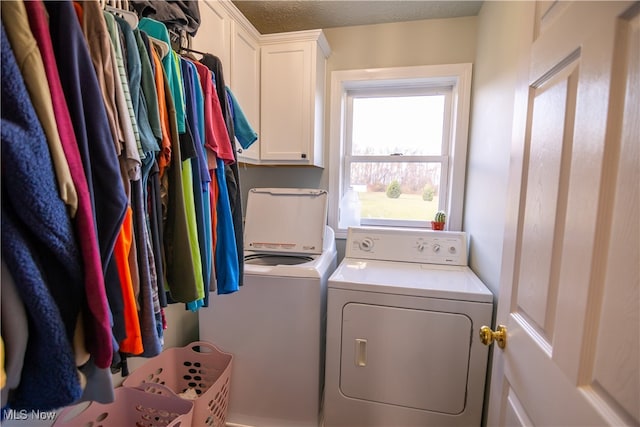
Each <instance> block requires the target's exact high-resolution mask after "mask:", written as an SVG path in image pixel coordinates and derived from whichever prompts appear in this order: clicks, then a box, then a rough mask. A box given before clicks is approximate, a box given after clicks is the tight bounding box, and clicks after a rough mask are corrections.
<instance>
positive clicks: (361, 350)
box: [355, 338, 367, 367]
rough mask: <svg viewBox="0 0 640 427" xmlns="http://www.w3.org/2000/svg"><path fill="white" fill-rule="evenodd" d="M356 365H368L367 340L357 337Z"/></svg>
mask: <svg viewBox="0 0 640 427" xmlns="http://www.w3.org/2000/svg"><path fill="white" fill-rule="evenodd" d="M355 362H356V366H362V367H364V366H367V340H365V339H362V338H356V360H355Z"/></svg>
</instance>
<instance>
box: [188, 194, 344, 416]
mask: <svg viewBox="0 0 640 427" xmlns="http://www.w3.org/2000/svg"><path fill="white" fill-rule="evenodd" d="M326 202H327V192H326V191H325V190H307V189H276V188H263V189H252V190H250V191H249V199H248V202H247V208H246V211H245V212H246V220H245V248H246V249H251V250H246V251H245V267H244V285H243V286H242V287H241V288H240V290H239V291H238V292H236V293H233V294H226V295H214V294H213V293H212V294H211V298H210V304H209V307H207V308H202V309H200V311H199V326H200V338H201V339H204V340H207V341H210V342H212V343H214V344H215V345H217V346H219V347H220V349H221V350H223V351H226V352H229V353H232V354H233V355H234V361H233V371H232V373H231V384H230V396H229V408H228V414H227V425H228V426H256V427H258V426H259V427H263V426H279V427H284V426H292V427H293V426H296V427H302V426H314V427H317V426H318V424H319V420H320V409H321V398H322V385H323V381H324V355H325V330H326V329H325V325H326V298H327V282H328V279H329V276H330V275H331V273H332V272H333V271H334V270H335V268H336V264H337V252H336V246H335V234H334V232H333V230H332V229H331V228H330V227H328V226H326V225H325V224H326V214H327V211H326V209H327V205H326Z"/></svg>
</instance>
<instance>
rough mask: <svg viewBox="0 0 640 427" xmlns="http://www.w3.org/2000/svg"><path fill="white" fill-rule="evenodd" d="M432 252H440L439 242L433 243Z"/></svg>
mask: <svg viewBox="0 0 640 427" xmlns="http://www.w3.org/2000/svg"><path fill="white" fill-rule="evenodd" d="M433 252H435V253H438V252H440V245H439V244H437V243H436V244H435V245H433Z"/></svg>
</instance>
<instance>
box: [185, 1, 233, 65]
mask: <svg viewBox="0 0 640 427" xmlns="http://www.w3.org/2000/svg"><path fill="white" fill-rule="evenodd" d="M200 6H201V7H200V18H201V20H200V22H203V23H205V25H200V28H198V33H197V34H196V36H195V37H194V38H193V42H192V45H193V48H194V49H195V50H199V51H200V52H207V53H210V54H212V55H215V56H217V57H218V58H220V60H221V61H222V66H223V67H224V71H225V73H228V70H229V67H230V64H231V26H230V21H231V17H230V16H229V14H228V13H227V11H226V10H225V9H224V8H223V7H222V6H221V4H220V3H219V2H217V1H203V2H201V3H200ZM225 77H226V76H225Z"/></svg>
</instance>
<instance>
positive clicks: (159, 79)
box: [151, 49, 171, 179]
mask: <svg viewBox="0 0 640 427" xmlns="http://www.w3.org/2000/svg"><path fill="white" fill-rule="evenodd" d="M151 56H153V63H154V64H155V75H154V78H155V83H156V91H157V93H158V111H159V114H160V125H161V128H162V141H161V142H160V155H159V156H158V169H159V170H160V172H159V176H160V178H161V179H162V175H163V174H164V170H165V169H166V168H167V166H168V165H169V164H170V163H171V139H170V135H171V133H170V131H169V112H168V111H167V104H166V103H165V93H164V76H163V73H162V70H163V68H162V62H161V61H160V57H159V56H158V52H156V50H155V49H151Z"/></svg>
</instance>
